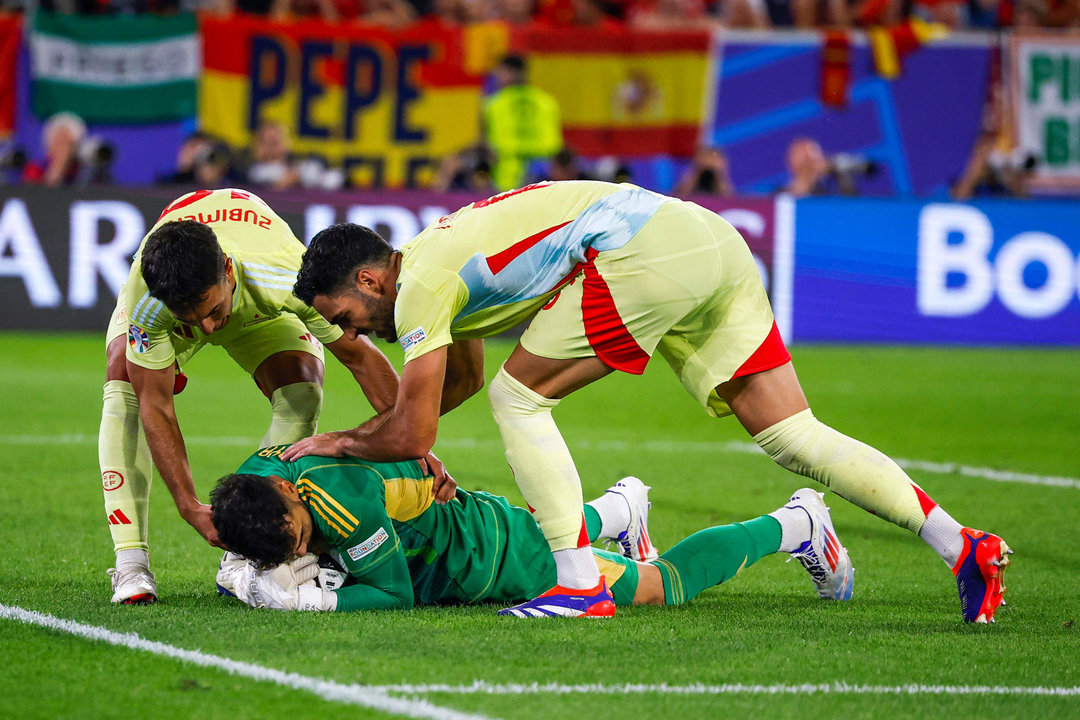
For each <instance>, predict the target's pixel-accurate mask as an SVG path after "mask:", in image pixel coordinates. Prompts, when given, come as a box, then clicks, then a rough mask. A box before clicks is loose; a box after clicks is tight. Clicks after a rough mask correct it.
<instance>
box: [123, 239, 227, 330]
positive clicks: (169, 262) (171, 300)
mask: <svg viewBox="0 0 1080 720" xmlns="http://www.w3.org/2000/svg"><path fill="white" fill-rule="evenodd" d="M232 272H233V271H232V260H231V259H230V258H228V257H226V256H225V253H224V252H222V250H221V245H219V244H218V241H217V236H216V235H214V231H213V230H211V229H210V228H209V226H207V225H203V224H202V223H200V222H195V221H194V220H178V221H176V222H170V223H165V224H164V225H162V226H161V227H159V228H158V229H157V230H154V232H152V233H150V237H148V238H146V243H145V244H144V245H143V249H142V275H143V280H145V281H146V286H147V287H148V288H149V289H150V294H151V295H153V296H154V297H155V298H157V299H158V300H160V301H161V302H163V303H165V307H167V308H168V309H169V312H171V313H172V314H173V316H174V317H175V318H176V319H177V320H179V321H180V322H183V323H187V324H188V325H195V326H197V327H199V328H200V329H201V330H202V331H203V332H205V333H207V334H209V333H212V332H213V331H215V330H220V329H221V328H223V327H225V324H226V323H228V322H229V316H230V314H231V312H232V289H233V285H232V283H233V274H232Z"/></svg>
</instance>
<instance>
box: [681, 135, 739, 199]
mask: <svg viewBox="0 0 1080 720" xmlns="http://www.w3.org/2000/svg"><path fill="white" fill-rule="evenodd" d="M674 194H675V195H677V196H678V197H689V196H690V195H697V194H704V195H718V196H720V197H731V196H732V195H734V194H735V189H734V187H733V186H732V184H731V176H730V174H729V173H728V161H727V155H725V154H724V151H723V150H722V149H720V148H718V147H709V146H707V145H702V146H701V147H699V148H698V150H697V152H696V153H694V160H693V162H691V163H690V165H689V166H688V167H687V168H686V171H685V172H683V174H682V177H680V178H679V184H678V185H676V186H675V192H674Z"/></svg>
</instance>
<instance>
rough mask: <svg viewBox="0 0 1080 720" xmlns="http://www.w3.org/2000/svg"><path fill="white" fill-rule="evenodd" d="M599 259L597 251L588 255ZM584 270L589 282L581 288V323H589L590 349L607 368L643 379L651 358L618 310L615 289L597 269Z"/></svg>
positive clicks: (586, 335)
mask: <svg viewBox="0 0 1080 720" xmlns="http://www.w3.org/2000/svg"><path fill="white" fill-rule="evenodd" d="M595 257H596V252H595V251H592V252H590V253H589V254H588V255H587V259H588V260H590V261H591V260H592V259H593V258H595ZM583 269H584V271H585V279H584V280H583V285H582V288H581V319H582V320H583V321H584V323H585V337H587V338H588V339H589V345H591V346H592V349H593V350H594V351H595V352H596V357H598V358H600V359H601V360H602V361H603V362H604V364H605V365H608V366H609V367H613V368H615V369H616V370H622V371H623V372H626V373H631V374H632V375H640V374H641V373H643V372H645V366H646V365H648V364H649V354H648V353H646V352H645V351H644V350H642V349H641V346H640V345H638V344H637V340H635V339H634V336H633V335H631V334H630V331H629V330H628V329H627V328H626V325H625V324H624V323H623V320H622V318H621V317H620V316H619V309H618V308H617V307H615V299H614V298H612V297H611V289H610V288H608V284H607V283H606V282H605V281H604V278H603V277H601V276H600V271H599V270H597V269H596V265H594V264H593V263H592V262H589V263H588V264H586V265H585V267H584V268H583Z"/></svg>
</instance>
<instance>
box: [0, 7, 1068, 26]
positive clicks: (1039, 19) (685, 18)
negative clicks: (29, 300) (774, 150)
mask: <svg viewBox="0 0 1080 720" xmlns="http://www.w3.org/2000/svg"><path fill="white" fill-rule="evenodd" d="M36 7H41V8H43V9H46V10H53V11H57V12H62V13H85V14H101V13H120V14H125V13H126V14H130V13H140V12H156V13H175V12H191V11H205V12H213V13H218V14H222V15H229V14H232V13H236V12H240V13H250V14H256V15H264V16H268V17H271V18H274V19H279V20H290V19H311V18H320V19H322V20H324V21H326V22H331V23H337V22H359V23H370V24H375V25H380V26H384V27H389V28H395V29H398V28H402V27H406V26H408V25H410V24H412V23H415V22H419V21H422V20H432V21H436V22H439V23H444V24H446V25H449V26H459V25H467V24H471V23H480V22H487V21H502V22H506V23H509V24H512V25H528V24H530V23H535V24H538V25H542V26H545V27H590V28H598V29H617V28H620V27H631V28H640V29H650V30H686V29H712V28H716V27H727V28H734V29H759V30H761V29H769V28H777V29H790V28H799V29H811V28H836V27H840V28H849V27H869V26H873V25H890V24H895V23H898V22H901V21H903V20H904V19H906V18H910V17H917V18H921V19H923V20H926V21H929V22H936V23H941V24H943V25H946V26H948V27H949V28H950V29H953V30H960V29H985V30H992V29H996V28H1009V27H1049V28H1069V27H1078V26H1080V0H0V9H7V10H13V11H22V10H27V9H33V8H36Z"/></svg>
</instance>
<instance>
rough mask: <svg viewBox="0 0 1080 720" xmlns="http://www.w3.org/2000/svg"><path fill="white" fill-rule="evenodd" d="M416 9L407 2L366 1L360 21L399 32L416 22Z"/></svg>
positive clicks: (394, 0) (404, 0)
mask: <svg viewBox="0 0 1080 720" xmlns="http://www.w3.org/2000/svg"><path fill="white" fill-rule="evenodd" d="M416 18H417V13H416V9H415V8H414V7H413V6H412V5H410V4H409V3H408V2H406V0H364V5H363V12H362V13H361V14H360V17H359V19H360V21H361V22H365V23H370V24H372V25H381V26H382V27H386V28H390V29H392V30H398V29H401V28H404V27H407V26H409V25H411V24H413V23H414V22H416Z"/></svg>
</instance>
